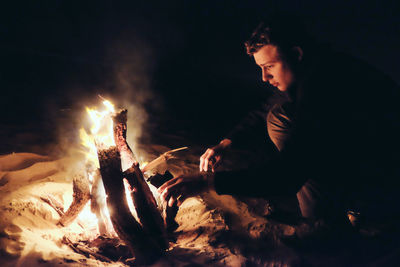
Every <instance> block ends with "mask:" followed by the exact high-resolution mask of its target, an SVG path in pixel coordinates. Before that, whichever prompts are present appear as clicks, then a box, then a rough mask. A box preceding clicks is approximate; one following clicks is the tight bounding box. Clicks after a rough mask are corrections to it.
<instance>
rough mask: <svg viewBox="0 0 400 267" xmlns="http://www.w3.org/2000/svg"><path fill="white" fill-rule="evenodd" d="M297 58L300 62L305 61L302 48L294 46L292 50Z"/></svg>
mask: <svg viewBox="0 0 400 267" xmlns="http://www.w3.org/2000/svg"><path fill="white" fill-rule="evenodd" d="M292 50H293V52H294V55H295V58H296V59H297V60H298V62H300V61H301V60H302V59H303V49H301V47H300V46H293V48H292Z"/></svg>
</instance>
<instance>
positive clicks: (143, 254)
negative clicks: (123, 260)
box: [98, 146, 165, 264]
mask: <svg viewBox="0 0 400 267" xmlns="http://www.w3.org/2000/svg"><path fill="white" fill-rule="evenodd" d="M98 158H99V163H100V173H101V176H102V179H103V184H104V188H105V191H106V194H107V205H108V209H109V212H110V217H111V222H112V224H113V226H114V230H115V231H116V233H117V234H118V236H119V238H120V239H121V240H123V241H124V242H125V243H126V245H127V246H128V247H129V248H130V250H131V251H132V254H133V255H134V256H135V258H136V261H137V262H138V263H143V264H151V263H153V262H154V261H156V260H157V259H158V258H159V257H160V256H161V255H162V254H163V251H164V248H165V246H164V244H160V243H159V242H158V241H157V240H155V239H154V238H152V236H151V235H149V233H148V231H144V229H143V227H142V225H141V224H140V223H139V222H137V221H136V220H135V218H134V217H133V216H132V214H131V212H130V210H129V206H128V201H127V199H126V195H125V188H124V182H123V178H124V177H123V174H122V168H121V157H120V153H119V151H118V149H117V147H115V146H113V147H111V148H108V149H99V148H98ZM130 180H132V179H130Z"/></svg>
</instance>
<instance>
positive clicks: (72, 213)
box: [59, 174, 90, 226]
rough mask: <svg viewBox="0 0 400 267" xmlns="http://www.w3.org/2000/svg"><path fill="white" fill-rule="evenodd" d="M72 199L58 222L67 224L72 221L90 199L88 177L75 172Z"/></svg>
mask: <svg viewBox="0 0 400 267" xmlns="http://www.w3.org/2000/svg"><path fill="white" fill-rule="evenodd" d="M73 191H74V195H73V201H72V203H71V206H70V207H69V208H68V210H67V211H66V212H65V214H64V215H63V216H62V217H61V219H60V221H59V224H60V225H62V226H67V225H69V224H70V223H72V222H73V221H74V220H75V219H76V218H77V217H78V215H79V213H80V212H81V211H82V210H83V209H84V207H85V205H86V203H87V202H88V201H89V200H90V188H89V179H88V178H87V176H85V175H81V174H77V175H75V176H74V180H73Z"/></svg>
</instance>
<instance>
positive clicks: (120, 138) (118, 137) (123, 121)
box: [112, 109, 136, 169]
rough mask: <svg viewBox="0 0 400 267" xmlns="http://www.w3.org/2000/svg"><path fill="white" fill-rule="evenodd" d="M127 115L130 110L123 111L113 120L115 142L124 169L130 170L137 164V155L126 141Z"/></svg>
mask: <svg viewBox="0 0 400 267" xmlns="http://www.w3.org/2000/svg"><path fill="white" fill-rule="evenodd" d="M127 114H128V110H126V109H122V110H121V111H120V112H118V113H116V114H115V115H114V116H113V118H112V119H113V122H114V140H115V144H116V146H117V148H118V151H119V153H120V155H121V160H122V167H123V169H127V168H129V167H130V166H132V164H133V163H135V162H136V158H135V155H134V154H133V152H132V149H131V148H130V147H129V145H128V143H127V141H126V130H127ZM125 166H126V168H125Z"/></svg>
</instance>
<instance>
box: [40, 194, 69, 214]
mask: <svg viewBox="0 0 400 267" xmlns="http://www.w3.org/2000/svg"><path fill="white" fill-rule="evenodd" d="M40 199H41V200H43V201H44V202H46V203H47V204H49V205H50V207H52V208H53V209H54V210H55V211H56V212H57V213H58V215H60V216H64V214H65V212H64V207H63V206H62V205H61V203H60V202H58V201H57V200H56V199H55V198H54V197H52V196H51V195H46V197H40Z"/></svg>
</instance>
